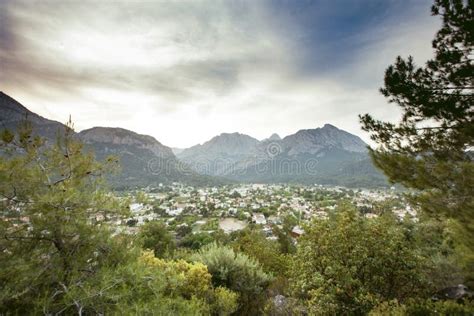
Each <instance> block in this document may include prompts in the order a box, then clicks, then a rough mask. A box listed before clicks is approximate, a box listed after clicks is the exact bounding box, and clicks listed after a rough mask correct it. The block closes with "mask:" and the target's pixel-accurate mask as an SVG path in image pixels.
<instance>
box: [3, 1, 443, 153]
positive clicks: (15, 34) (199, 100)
mask: <svg viewBox="0 0 474 316" xmlns="http://www.w3.org/2000/svg"><path fill="white" fill-rule="evenodd" d="M428 9H429V4H426V5H425V3H424V2H423V3H422V2H419V1H418V2H417V1H409V2H406V3H405V6H403V5H400V3H399V2H397V1H384V2H378V1H370V0H367V1H351V0H346V1H335V2H334V1H331V2H330V1H322V0H320V1H296V2H295V1H283V0H282V1H250V0H249V1H211V0H208V1H169V2H165V1H163V2H141V1H131V2H125V1H123V2H122V1H101V2H96V1H84V2H79V1H62V2H58V1H34V2H31V1H11V0H10V1H9V0H6V1H3V2H1V3H0V69H1V72H0V82H1V89H2V90H4V91H5V92H6V93H9V94H10V95H11V96H12V97H14V98H16V99H18V100H19V101H20V102H22V103H23V104H24V105H25V106H27V107H29V108H30V109H31V110H33V111H35V112H38V113H39V114H42V115H44V116H47V117H50V118H52V119H56V120H60V121H65V120H66V119H67V117H68V116H69V114H72V116H73V119H74V120H75V121H76V126H77V127H78V128H79V129H83V128H89V127H92V126H95V125H102V126H121V127H124V128H129V129H132V130H135V131H137V132H140V133H147V134H150V135H153V136H155V137H156V138H157V139H158V140H160V141H161V142H163V143H165V144H168V145H173V146H191V145H194V144H195V143H202V142H204V141H206V140H207V139H209V138H211V137H212V136H214V135H216V134H219V133H221V132H233V131H239V132H244V133H248V134H251V135H253V136H256V137H259V138H264V137H268V136H269V135H270V134H272V133H273V132H278V133H280V134H281V135H285V134H288V133H291V132H295V131H296V130H298V129H301V128H314V127H317V126H321V125H323V124H324V123H327V122H329V123H334V124H336V125H338V126H339V127H341V128H345V129H347V130H349V131H351V132H354V133H359V134H360V128H359V126H358V122H357V114H359V113H363V112H375V113H377V114H379V113H380V112H383V111H380V108H381V107H380V104H381V103H383V102H384V100H383V99H382V98H381V97H380V96H379V95H378V92H377V88H378V87H379V86H380V85H381V78H382V76H383V69H384V68H385V67H386V66H387V65H388V64H389V63H391V62H392V61H393V60H394V58H395V56H396V54H398V53H404V54H406V53H410V52H412V51H415V52H416V53H417V54H418V53H419V55H420V56H422V57H425V56H428V53H427V52H429V50H430V49H429V41H430V40H431V36H430V37H427V36H428V35H429V34H432V33H434V27H435V24H436V23H434V22H432V21H431V20H429V16H428ZM404 19H407V20H408V21H409V22H408V23H404V24H402V25H399V24H400V23H401V22H400V21H403V20H404ZM382 114H383V113H382ZM396 114H397V111H396V110H394V109H391V110H390V111H387V113H386V114H385V115H384V118H388V119H390V118H394V117H395V116H396Z"/></svg>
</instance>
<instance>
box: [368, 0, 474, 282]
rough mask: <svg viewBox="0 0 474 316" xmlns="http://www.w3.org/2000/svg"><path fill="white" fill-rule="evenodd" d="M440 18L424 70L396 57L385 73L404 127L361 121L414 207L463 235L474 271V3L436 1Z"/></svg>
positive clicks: (379, 160)
mask: <svg viewBox="0 0 474 316" xmlns="http://www.w3.org/2000/svg"><path fill="white" fill-rule="evenodd" d="M432 14H433V15H434V16H440V17H441V18H442V26H441V28H440V30H439V31H438V32H437V34H436V36H435V38H434V40H433V42H432V46H433V49H434V57H433V59H431V60H428V61H427V62H426V64H425V65H424V66H422V67H418V66H416V65H415V63H414V60H413V58H412V57H408V58H407V59H403V58H401V57H398V58H397V60H396V62H395V64H393V65H391V66H389V67H388V68H387V70H386V72H385V85H384V87H383V88H382V89H381V92H382V94H383V95H384V96H385V97H386V98H388V101H389V102H390V103H395V104H397V105H398V106H399V107H401V109H402V111H403V116H402V119H401V121H400V122H398V123H396V124H395V123H390V122H382V121H379V120H376V119H374V118H372V117H371V116H370V115H369V114H365V115H363V116H361V117H360V119H361V123H362V126H363V129H364V130H366V131H368V132H370V133H371V138H372V139H373V140H374V141H375V142H376V143H377V144H378V147H377V148H376V149H371V150H370V154H371V156H372V159H373V161H374V163H375V165H376V166H377V167H379V168H380V169H381V170H383V172H384V173H385V174H386V175H387V176H388V177H389V179H390V180H391V181H392V182H394V183H400V184H402V185H404V186H405V187H408V188H412V189H415V190H416V191H417V192H418V194H416V196H414V197H413V202H414V203H416V204H417V205H419V206H420V207H421V209H422V210H423V211H424V212H425V213H427V214H430V215H432V216H436V217H442V218H449V219H451V221H452V222H453V223H454V225H455V226H456V227H457V228H459V229H458V233H459V234H458V241H459V242H460V244H459V247H460V253H461V252H463V253H464V259H465V264H466V268H467V269H468V272H470V273H469V274H470V275H473V273H472V272H473V271H474V266H473V264H474V252H473V249H474V219H473V217H474V189H473V188H474V164H473V157H474V155H473V151H472V150H473V148H474V147H473V146H474V119H473V114H474V104H473V101H474V80H473V74H474V64H473V58H474V50H473V44H474V1H472V0H436V1H435V2H434V5H433V7H432Z"/></svg>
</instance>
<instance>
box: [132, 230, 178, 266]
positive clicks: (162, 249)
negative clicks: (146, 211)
mask: <svg viewBox="0 0 474 316" xmlns="http://www.w3.org/2000/svg"><path fill="white" fill-rule="evenodd" d="M138 239H139V240H140V242H141V245H142V247H143V248H144V249H151V250H153V251H154V252H155V255H156V256H157V257H160V258H163V257H169V256H171V255H172V254H173V251H174V249H175V247H176V246H175V241H174V238H173V236H172V235H171V233H170V232H169V231H168V230H167V229H166V226H165V224H163V223H162V222H158V221H153V222H148V223H145V224H144V225H143V226H142V227H140V232H139V233H138Z"/></svg>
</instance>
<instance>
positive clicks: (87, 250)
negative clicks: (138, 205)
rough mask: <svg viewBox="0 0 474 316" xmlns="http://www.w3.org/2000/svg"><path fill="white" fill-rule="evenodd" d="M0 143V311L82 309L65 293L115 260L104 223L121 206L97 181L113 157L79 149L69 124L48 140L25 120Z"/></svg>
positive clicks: (115, 252)
mask: <svg viewBox="0 0 474 316" xmlns="http://www.w3.org/2000/svg"><path fill="white" fill-rule="evenodd" d="M0 146H1V155H0V196H1V198H2V200H1V203H0V217H1V220H0V292H1V294H0V306H1V307H0V314H1V313H2V312H4V311H9V312H13V311H15V313H19V314H25V313H28V314H29V313H36V312H41V313H62V312H68V311H69V312H72V311H75V312H77V313H79V314H80V313H81V311H82V306H81V304H79V303H78V302H77V301H75V300H74V299H72V298H71V297H70V295H71V293H74V292H75V291H76V290H77V288H80V287H81V286H83V285H84V283H85V282H86V281H87V280H88V279H91V278H93V277H94V275H95V273H96V272H97V271H98V270H99V269H101V268H102V267H103V266H113V265H114V264H115V263H117V262H119V261H121V260H120V259H119V258H120V256H122V254H121V253H120V251H118V249H115V250H114V246H113V244H114V243H113V242H111V234H110V230H109V229H107V224H106V221H107V219H111V218H113V217H119V216H120V215H121V214H122V212H123V213H125V212H127V208H126V207H125V206H124V205H123V204H121V203H120V202H119V201H118V200H117V199H116V198H114V196H112V195H111V194H109V193H108V192H107V190H105V189H104V187H103V183H102V174H103V173H104V172H106V171H107V170H108V168H109V167H111V166H112V165H114V164H115V163H116V160H115V159H113V158H110V159H109V160H108V161H107V162H106V163H105V164H101V163H98V162H96V161H95V159H94V158H93V157H92V154H87V153H85V152H84V150H83V146H82V144H81V143H80V142H78V141H76V140H75V139H74V135H73V131H72V124H71V123H69V125H68V127H67V128H66V129H65V132H64V134H63V133H62V131H58V138H57V140H56V142H55V143H48V144H46V143H45V140H43V139H41V138H40V137H33V136H32V129H31V127H30V126H29V125H28V124H27V123H25V125H24V126H22V127H21V128H19V132H18V133H17V135H15V134H13V133H11V132H9V131H6V130H5V131H3V133H2V138H1V140H0ZM123 255H125V254H123ZM65 301H68V302H71V301H72V302H74V303H71V305H69V304H68V303H65Z"/></svg>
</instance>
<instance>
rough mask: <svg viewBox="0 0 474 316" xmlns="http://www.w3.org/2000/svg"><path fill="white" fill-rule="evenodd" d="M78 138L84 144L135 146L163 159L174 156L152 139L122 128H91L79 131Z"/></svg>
mask: <svg viewBox="0 0 474 316" xmlns="http://www.w3.org/2000/svg"><path fill="white" fill-rule="evenodd" d="M79 137H80V138H81V140H82V141H83V142H85V143H99V144H105V145H107V144H110V145H128V146H136V147H139V148H146V149H149V150H151V151H152V152H153V153H155V154H156V155H160V156H164V157H172V156H174V154H173V152H172V151H171V149H170V148H169V147H166V146H164V145H162V144H161V143H160V142H159V141H157V140H156V139H155V138H154V137H152V136H149V135H142V134H138V133H135V132H132V131H130V130H127V129H123V128H117V127H93V128H90V129H86V130H83V131H81V132H80V133H79Z"/></svg>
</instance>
